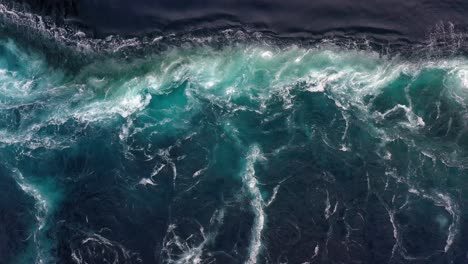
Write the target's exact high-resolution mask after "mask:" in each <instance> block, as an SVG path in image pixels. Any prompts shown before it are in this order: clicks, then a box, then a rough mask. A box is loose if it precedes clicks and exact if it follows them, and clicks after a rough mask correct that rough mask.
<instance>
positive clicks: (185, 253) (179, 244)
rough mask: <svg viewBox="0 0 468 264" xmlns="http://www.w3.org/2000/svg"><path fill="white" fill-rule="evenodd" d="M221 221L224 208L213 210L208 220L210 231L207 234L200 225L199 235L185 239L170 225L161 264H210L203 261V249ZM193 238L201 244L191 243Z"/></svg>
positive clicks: (173, 225) (211, 239)
mask: <svg viewBox="0 0 468 264" xmlns="http://www.w3.org/2000/svg"><path fill="white" fill-rule="evenodd" d="M223 221H224V208H222V209H219V210H215V212H214V213H213V215H212V216H211V219H210V229H209V231H208V232H206V231H205V228H204V227H203V226H201V225H200V228H199V234H196V233H194V234H191V235H190V236H188V237H187V238H185V239H184V238H182V237H180V236H179V235H177V233H176V229H177V225H176V224H170V225H169V226H168V228H167V231H166V236H165V237H164V239H163V248H162V250H161V257H163V259H162V262H163V263H168V264H201V263H212V262H206V261H208V260H206V259H203V255H204V253H205V251H206V249H205V247H206V246H207V245H208V244H210V243H212V242H213V241H214V239H215V238H216V236H217V235H218V231H219V228H220V227H221V225H222V224H223ZM195 237H200V238H201V242H200V243H198V244H197V243H196V242H192V241H194V240H196V239H195ZM174 251H175V252H174ZM176 252H177V253H176ZM208 256H209V255H208Z"/></svg>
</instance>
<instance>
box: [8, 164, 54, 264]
mask: <svg viewBox="0 0 468 264" xmlns="http://www.w3.org/2000/svg"><path fill="white" fill-rule="evenodd" d="M12 172H13V175H14V178H15V180H16V182H17V184H18V185H19V186H20V188H21V190H23V191H24V192H25V193H26V194H27V195H29V196H31V197H33V198H34V200H35V201H36V210H37V212H36V220H37V223H38V227H37V228H36V230H35V231H34V243H35V244H36V251H37V257H36V263H38V264H42V263H45V262H47V257H46V254H47V252H46V251H47V249H46V248H43V245H42V241H41V237H40V236H41V235H42V233H43V230H44V228H45V227H46V222H47V217H48V215H49V212H50V209H51V204H50V201H49V200H48V199H46V197H44V195H43V194H42V193H41V192H40V191H39V189H38V188H37V187H36V186H34V185H33V184H31V183H29V182H28V181H27V180H26V179H25V178H24V176H23V174H22V173H21V172H20V171H19V170H18V169H16V168H15V169H13V170H12Z"/></svg>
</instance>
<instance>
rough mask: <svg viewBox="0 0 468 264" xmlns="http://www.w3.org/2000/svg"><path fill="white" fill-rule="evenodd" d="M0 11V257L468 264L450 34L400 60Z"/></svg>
mask: <svg viewBox="0 0 468 264" xmlns="http://www.w3.org/2000/svg"><path fill="white" fill-rule="evenodd" d="M0 17H1V20H0V21H1V25H2V27H1V31H0V32H1V33H2V34H1V37H0V188H1V189H0V263H83V264H84V263H174V264H175V263H187V264H188V263H247V264H253V263H467V262H468V255H467V254H468V222H467V221H468V214H467V210H466V208H467V206H468V194H467V192H468V184H467V183H468V181H467V180H468V172H467V170H466V168H467V166H468V123H467V120H468V57H467V56H466V55H464V52H463V50H461V51H460V49H462V48H463V46H464V45H465V42H463V41H464V39H463V37H464V35H463V34H460V33H455V32H454V31H453V26H452V25H451V24H448V26H446V25H439V29H440V30H439V31H438V32H435V33H434V35H433V36H435V37H434V38H433V39H430V40H429V43H428V45H426V46H424V47H417V48H414V47H413V48H408V49H410V50H414V54H416V55H414V56H409V55H401V54H400V53H399V52H398V51H391V52H384V50H386V47H384V46H382V45H381V44H379V45H377V46H378V47H379V48H375V46H376V45H373V44H372V43H368V42H366V41H363V42H362V41H361V42H359V43H361V44H359V43H357V44H356V42H355V41H352V40H351V41H349V42H343V41H332V40H327V41H319V43H315V42H314V43H313V44H312V43H309V42H303V41H301V42H299V41H297V43H295V41H294V40H289V41H274V40H271V37H268V36H265V35H262V34H256V33H253V34H251V33H246V32H244V31H237V29H235V30H226V31H222V32H217V33H212V35H208V36H207V35H206V34H205V35H204V36H203V37H194V36H193V35H184V36H179V35H172V36H170V37H169V36H164V35H163V36H158V37H155V38H135V39H123V38H119V37H116V36H114V37H108V38H106V39H101V40H98V39H90V38H87V37H86V36H85V33H83V32H81V31H78V30H76V31H73V30H71V29H67V28H61V27H57V26H54V25H53V24H51V22H50V21H48V20H47V19H46V18H44V19H42V18H41V17H39V16H35V15H32V14H30V13H27V12H25V11H15V10H14V9H12V8H11V7H8V6H6V5H0ZM445 29H447V30H445ZM441 31H443V32H441ZM445 31H447V32H445ZM431 41H432V42H431ZM346 43H348V44H346ZM350 43H353V44H350ZM408 49H406V50H405V52H404V53H405V54H408V53H411V52H408ZM399 54H400V55H399Z"/></svg>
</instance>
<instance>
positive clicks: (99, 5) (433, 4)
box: [13, 0, 468, 41]
mask: <svg viewBox="0 0 468 264" xmlns="http://www.w3.org/2000/svg"><path fill="white" fill-rule="evenodd" d="M13 2H14V3H26V4H27V5H28V6H29V7H31V8H32V10H33V11H35V12H37V13H41V14H47V15H50V16H53V17H54V18H55V20H56V21H59V22H60V21H65V20H68V21H71V22H73V23H76V24H79V25H81V26H83V27H85V28H88V29H90V30H92V31H94V32H95V33H96V34H97V35H99V36H103V35H108V34H119V35H141V34H144V33H148V32H165V31H170V30H184V29H188V28H210V27H214V28H218V27H232V26H239V25H248V26H251V27H253V28H255V29H257V30H260V31H262V30H269V31H272V32H275V33H276V34H278V35H281V36H309V35H311V34H312V35H317V34H323V33H325V32H335V31H337V32H348V33H349V32H365V33H368V34H376V35H386V36H389V37H400V38H405V39H408V40H411V41H418V40H419V41H420V40H424V39H426V38H427V34H428V31H429V30H430V29H431V28H433V27H435V26H436V25H437V23H440V22H445V23H447V22H451V23H453V24H455V25H457V26H459V27H460V28H463V29H466V28H467V26H468V21H467V19H466V15H467V14H468V12H467V11H468V2H467V1H463V0H451V1H438V0H420V1H405V0H385V1H384V0H376V1H363V0H358V1H352V0H316V1H307V0H289V1H283V0H254V1H251V0H221V1H220V0H202V1H190V0H178V1H170V0H159V1H154V0H133V1H129V0H99V1H97V0H13Z"/></svg>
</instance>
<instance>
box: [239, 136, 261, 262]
mask: <svg viewBox="0 0 468 264" xmlns="http://www.w3.org/2000/svg"><path fill="white" fill-rule="evenodd" d="M258 160H265V157H264V156H263V155H262V153H261V151H260V148H259V147H258V146H257V145H253V146H250V148H249V151H248V153H247V156H246V164H245V170H244V172H243V174H242V180H243V183H244V186H245V188H246V189H247V191H248V195H249V196H250V205H251V206H252V210H253V212H254V214H255V219H254V224H253V227H252V234H251V238H250V248H249V256H248V259H247V261H246V262H245V263H247V264H255V263H257V258H258V255H259V254H260V249H261V246H262V231H263V228H264V227H265V211H264V207H265V203H264V201H263V197H262V194H261V192H260V189H259V188H258V181H257V179H256V178H255V168H254V165H255V163H256V162H257V161H258Z"/></svg>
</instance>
